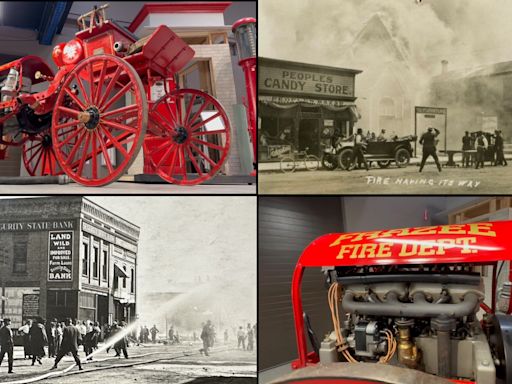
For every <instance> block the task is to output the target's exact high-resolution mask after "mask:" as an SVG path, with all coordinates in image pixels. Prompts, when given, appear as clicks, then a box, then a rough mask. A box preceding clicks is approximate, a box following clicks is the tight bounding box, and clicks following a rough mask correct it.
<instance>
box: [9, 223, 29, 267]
mask: <svg viewBox="0 0 512 384" xmlns="http://www.w3.org/2000/svg"><path fill="white" fill-rule="evenodd" d="M13 241H14V263H13V272H17V273H20V272H21V273H23V272H26V271H27V244H28V233H15V234H14V235H13Z"/></svg>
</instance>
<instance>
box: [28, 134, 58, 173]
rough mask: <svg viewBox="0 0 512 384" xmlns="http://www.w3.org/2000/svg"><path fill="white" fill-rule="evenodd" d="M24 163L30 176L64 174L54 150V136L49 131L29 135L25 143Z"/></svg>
mask: <svg viewBox="0 0 512 384" xmlns="http://www.w3.org/2000/svg"><path fill="white" fill-rule="evenodd" d="M22 151H23V164H25V169H26V170H27V172H28V174H29V175H30V176H45V175H52V176H53V175H62V174H63V173H64V172H63V171H62V168H61V167H60V166H59V164H58V163H57V159H56V158H55V153H54V151H53V144H52V138H51V136H50V133H49V132H48V131H46V132H41V133H38V134H36V135H31V136H28V135H27V140H26V141H25V143H24V144H23V148H22Z"/></svg>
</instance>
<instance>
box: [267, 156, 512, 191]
mask: <svg viewBox="0 0 512 384" xmlns="http://www.w3.org/2000/svg"><path fill="white" fill-rule="evenodd" d="M418 171H419V167H418V165H409V166H408V167H406V168H397V167H393V166H392V167H390V168H388V169H380V168H372V169H370V170H369V171H365V170H354V171H351V172H347V171H341V170H335V171H325V170H318V171H304V170H301V171H296V172H294V173H287V174H285V173H282V172H261V171H260V173H259V174H258V182H259V186H258V189H259V193H260V194H281V193H286V194H349V195H350V194H429V195H446V194H461V195H463V194H487V193H489V194H491V193H496V194H502V193H503V194H507V193H510V192H512V182H511V181H510V180H511V178H512V166H507V167H502V166H498V167H491V166H486V167H485V168H483V169H478V170H477V169H473V168H460V167H457V168H450V167H444V168H443V169H442V172H441V173H439V172H438V171H437V169H436V167H435V165H434V164H427V165H426V166H425V168H424V169H423V172H422V173H419V172H418Z"/></svg>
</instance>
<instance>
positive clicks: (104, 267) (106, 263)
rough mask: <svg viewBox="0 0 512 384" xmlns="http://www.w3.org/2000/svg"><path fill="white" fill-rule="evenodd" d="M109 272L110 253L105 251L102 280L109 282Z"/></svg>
mask: <svg viewBox="0 0 512 384" xmlns="http://www.w3.org/2000/svg"><path fill="white" fill-rule="evenodd" d="M107 271H108V251H107V250H106V249H104V250H103V264H102V265H101V278H102V279H103V280H104V281H107Z"/></svg>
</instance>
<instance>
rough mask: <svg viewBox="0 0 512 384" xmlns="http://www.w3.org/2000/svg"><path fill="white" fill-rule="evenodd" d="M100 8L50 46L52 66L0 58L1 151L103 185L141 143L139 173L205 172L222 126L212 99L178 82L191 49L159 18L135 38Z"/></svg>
mask: <svg viewBox="0 0 512 384" xmlns="http://www.w3.org/2000/svg"><path fill="white" fill-rule="evenodd" d="M107 7H108V4H106V5H104V6H102V7H94V9H93V10H92V11H91V12H88V13H86V14H84V15H82V16H80V17H79V18H78V19H77V23H78V32H77V33H76V35H75V38H74V39H72V40H71V41H68V42H67V43H60V44H58V45H56V46H55V47H54V49H53V53H52V58H53V61H54V62H55V64H56V65H57V67H58V71H57V72H56V73H55V74H54V73H53V71H52V70H51V68H50V67H49V66H48V65H47V64H46V63H45V62H44V61H43V60H42V59H41V58H39V57H37V56H26V57H23V58H21V59H18V60H15V61H13V62H10V63H7V64H4V65H1V66H0V94H1V101H0V158H1V157H2V155H5V151H6V148H8V147H12V146H21V147H22V153H23V161H24V164H25V168H26V169H27V171H28V173H29V174H30V175H37V176H43V175H59V174H67V175H68V176H69V177H70V178H71V179H73V180H74V181H75V182H77V183H80V184H83V185H86V186H102V185H106V184H109V183H112V182H114V181H116V180H118V179H119V178H120V177H121V176H122V175H123V174H125V173H126V171H127V170H128V168H129V167H130V166H131V164H132V163H133V162H134V161H135V159H136V158H137V155H138V153H139V151H140V149H141V148H143V155H144V156H143V162H144V172H145V173H153V174H158V175H159V176H160V177H161V178H162V179H164V180H166V181H168V182H170V183H174V184H180V185H194V184H199V183H202V182H204V181H206V180H208V179H210V178H212V177H214V176H215V175H216V174H217V172H219V170H220V169H221V167H222V165H223V164H224V162H225V161H226V159H227V157H228V154H229V148H230V137H231V129H230V123H229V119H228V115H227V113H226V111H225V110H224V108H223V107H222V106H221V104H220V103H219V102H218V101H217V100H216V99H214V98H213V97H212V96H210V95H209V94H207V93H205V92H202V91H200V90H197V89H178V87H177V82H176V81H175V80H176V74H177V73H178V71H180V70H181V69H183V68H184V67H185V66H186V65H187V64H188V63H189V62H190V61H191V60H192V58H193V57H194V54H195V53H194V50H193V49H192V48H191V47H190V46H188V44H187V43H185V41H183V40H182V39H181V38H180V37H179V36H178V35H176V34H175V33H174V32H173V31H172V30H171V29H169V28H168V27H167V26H165V25H160V26H159V27H158V28H156V29H155V30H154V31H153V33H151V34H150V35H149V36H147V37H143V38H142V39H138V37H137V36H134V35H133V34H132V33H131V32H130V31H128V30H127V29H126V28H124V27H123V26H121V25H119V24H117V23H116V22H114V21H112V20H109V19H107V18H106V15H105V9H106V8H107ZM32 86H37V87H36V88H37V89H32ZM34 90H36V92H33V91H34Z"/></svg>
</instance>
